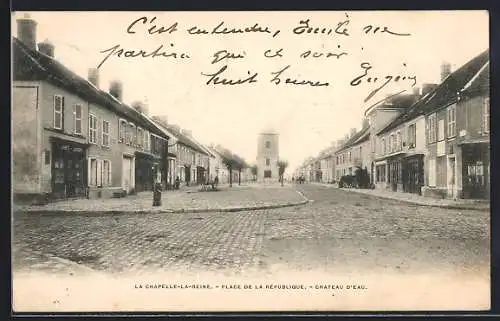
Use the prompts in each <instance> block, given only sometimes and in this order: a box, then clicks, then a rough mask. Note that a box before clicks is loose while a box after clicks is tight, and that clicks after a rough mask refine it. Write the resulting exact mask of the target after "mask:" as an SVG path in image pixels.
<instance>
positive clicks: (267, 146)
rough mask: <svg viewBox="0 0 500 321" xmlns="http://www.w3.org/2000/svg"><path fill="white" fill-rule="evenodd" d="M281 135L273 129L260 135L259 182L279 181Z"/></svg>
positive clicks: (258, 152) (258, 144)
mask: <svg viewBox="0 0 500 321" xmlns="http://www.w3.org/2000/svg"><path fill="white" fill-rule="evenodd" d="M278 161H279V134H278V133H277V132H275V131H274V130H272V129H268V130H264V131H263V132H262V133H260V134H259V139H258V142H257V180H259V181H263V180H277V179H278V176H279V173H278Z"/></svg>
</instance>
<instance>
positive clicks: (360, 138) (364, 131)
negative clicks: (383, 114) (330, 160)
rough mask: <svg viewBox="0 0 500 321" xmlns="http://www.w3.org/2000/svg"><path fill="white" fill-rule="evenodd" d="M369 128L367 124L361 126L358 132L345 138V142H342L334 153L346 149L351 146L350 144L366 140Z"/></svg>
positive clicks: (368, 135) (368, 136)
mask: <svg viewBox="0 0 500 321" xmlns="http://www.w3.org/2000/svg"><path fill="white" fill-rule="evenodd" d="M369 129H370V127H369V126H366V127H364V128H362V129H361V130H360V131H359V132H357V133H356V134H354V135H353V136H352V137H351V138H349V139H348V140H347V142H345V143H344V144H342V146H341V147H340V148H339V149H337V151H336V152H335V153H338V152H341V151H344V150H346V149H348V148H349V147H352V146H354V145H356V144H359V143H362V142H365V141H367V140H368V139H369V138H370V131H369Z"/></svg>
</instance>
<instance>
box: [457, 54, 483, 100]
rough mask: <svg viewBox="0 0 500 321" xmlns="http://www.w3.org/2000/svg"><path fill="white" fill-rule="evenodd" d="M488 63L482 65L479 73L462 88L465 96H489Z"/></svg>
mask: <svg viewBox="0 0 500 321" xmlns="http://www.w3.org/2000/svg"><path fill="white" fill-rule="evenodd" d="M489 67H490V63H489V61H488V62H487V63H486V64H484V66H483V67H482V68H481V71H480V72H479V73H477V74H476V76H475V77H474V78H473V79H471V81H470V82H469V83H468V84H467V85H465V86H464V89H463V91H462V93H463V94H464V95H466V96H473V95H478V94H486V95H489V91H490V68H489Z"/></svg>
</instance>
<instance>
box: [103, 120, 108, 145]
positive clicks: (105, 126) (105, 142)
mask: <svg viewBox="0 0 500 321" xmlns="http://www.w3.org/2000/svg"><path fill="white" fill-rule="evenodd" d="M102 146H109V122H108V121H106V120H103V121H102Z"/></svg>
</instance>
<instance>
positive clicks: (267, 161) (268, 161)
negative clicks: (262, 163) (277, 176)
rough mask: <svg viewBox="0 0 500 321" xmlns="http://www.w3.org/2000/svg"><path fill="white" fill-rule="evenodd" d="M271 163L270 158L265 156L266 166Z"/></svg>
mask: <svg viewBox="0 0 500 321" xmlns="http://www.w3.org/2000/svg"><path fill="white" fill-rule="evenodd" d="M270 164H271V160H270V159H269V158H266V166H269V165H270Z"/></svg>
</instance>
